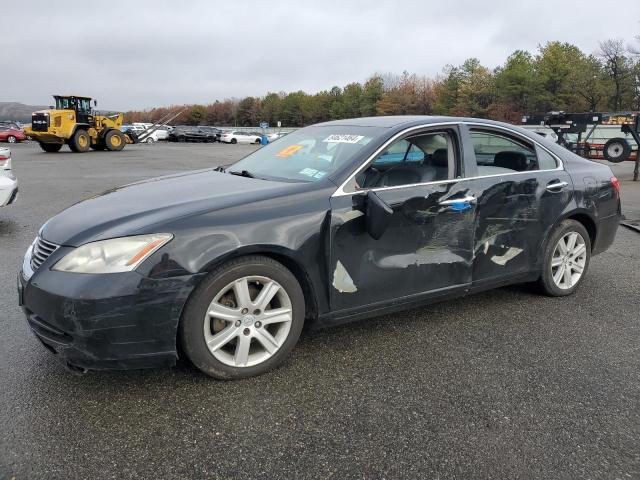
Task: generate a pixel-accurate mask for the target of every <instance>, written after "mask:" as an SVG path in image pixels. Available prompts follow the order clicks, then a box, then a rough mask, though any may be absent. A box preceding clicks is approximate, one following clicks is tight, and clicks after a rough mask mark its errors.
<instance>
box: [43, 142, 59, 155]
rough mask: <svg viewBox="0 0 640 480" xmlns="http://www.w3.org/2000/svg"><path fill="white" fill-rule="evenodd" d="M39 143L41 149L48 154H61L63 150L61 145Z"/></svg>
mask: <svg viewBox="0 0 640 480" xmlns="http://www.w3.org/2000/svg"><path fill="white" fill-rule="evenodd" d="M39 143H40V148H41V149H42V150H44V151H45V152H47V153H55V152H59V151H60V149H61V148H62V144H61V143H44V142H39Z"/></svg>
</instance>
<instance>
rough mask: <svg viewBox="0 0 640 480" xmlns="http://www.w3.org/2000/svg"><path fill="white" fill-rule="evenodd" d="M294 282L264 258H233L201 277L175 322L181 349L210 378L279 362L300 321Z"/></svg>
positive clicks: (259, 370) (245, 372)
mask: <svg viewBox="0 0 640 480" xmlns="http://www.w3.org/2000/svg"><path fill="white" fill-rule="evenodd" d="M304 312H305V308H304V296H303V293H302V289H301V288H300V284H299V283H298V281H297V280H296V278H295V277H294V276H293V274H292V273H291V272H290V271H289V270H287V269H286V268H285V267H284V266H283V265H282V264H280V263H278V262H276V261H275V260H273V259H271V258H268V257H261V256H251V257H244V258H240V259H237V260H233V261H231V262H229V263H227V264H225V265H223V266H222V267H220V268H218V269H217V270H215V271H213V272H211V274H210V275H209V276H208V277H207V278H205V279H204V280H203V281H202V283H201V284H200V285H199V286H198V288H197V289H196V291H195V292H194V294H193V295H192V296H191V298H190V299H189V301H188V303H187V306H186V307H185V310H184V313H183V316H182V319H181V322H180V342H181V344H182V348H183V351H184V352H185V353H186V354H187V356H188V357H189V359H190V360H191V361H192V362H193V364H194V365H195V366H196V367H197V368H199V369H200V370H201V371H203V372H204V373H206V374H207V375H210V376H212V377H215V378H220V379H232V378H243V377H251V376H255V375H260V374H262V373H264V372H266V371H268V370H271V369H272V368H275V367H276V366H278V365H280V364H281V363H282V362H283V361H284V360H285V359H286V357H287V356H288V355H289V353H290V352H291V350H292V349H293V347H294V346H295V344H296V342H297V341H298V338H299V336H300V332H301V331H302V326H303V323H304Z"/></svg>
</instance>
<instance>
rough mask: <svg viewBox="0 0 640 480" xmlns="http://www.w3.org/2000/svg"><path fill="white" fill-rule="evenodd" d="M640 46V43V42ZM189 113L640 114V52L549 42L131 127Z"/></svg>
mask: <svg viewBox="0 0 640 480" xmlns="http://www.w3.org/2000/svg"><path fill="white" fill-rule="evenodd" d="M636 39H637V40H638V42H639V43H640V36H638V37H636ZM180 109H184V112H183V113H182V114H181V115H180V117H179V118H177V119H176V120H174V121H173V122H172V123H174V124H178V123H184V124H190V125H199V124H208V125H236V126H256V125H258V124H259V123H260V122H268V123H269V124H270V125H271V126H274V125H276V124H277V122H278V121H281V122H282V126H285V127H300V126H304V125H309V124H312V123H317V122H321V121H326V120H332V119H340V118H350V117H361V116H371V115H409V114H415V115H455V116H471V117H483V118H492V119H496V120H503V121H508V122H517V121H519V119H520V118H521V116H522V115H523V114H524V113H532V112H546V111H550V110H564V111H573V112H575V111H598V110H640V48H638V49H636V48H634V47H633V46H628V47H626V46H625V44H624V42H623V41H621V40H606V41H604V42H601V43H600V48H599V50H598V52H596V53H595V54H589V55H588V54H585V53H584V52H582V51H581V50H580V49H579V48H578V47H576V46H574V45H571V44H569V43H561V42H548V43H547V44H545V45H543V46H540V47H539V49H538V51H537V52H536V53H535V54H532V53H530V52H527V51H522V50H516V51H515V52H513V53H512V54H511V55H510V56H509V57H508V58H507V59H506V61H505V62H504V64H503V65H501V66H499V67H497V68H495V69H493V70H491V69H489V68H487V67H485V66H483V65H482V64H481V63H480V62H479V60H478V59H475V58H470V59H468V60H466V61H465V62H464V63H463V64H462V65H459V66H452V65H447V66H446V67H445V68H444V70H443V73H442V74H441V75H439V76H437V77H436V78H429V77H425V76H421V75H416V74H410V73H408V72H404V73H402V74H401V75H396V74H375V75H372V76H371V77H370V78H369V79H368V80H366V81H365V82H364V83H357V82H355V83H350V84H348V85H346V86H344V87H342V88H341V87H337V86H336V87H333V88H332V89H331V90H325V91H321V92H318V93H315V94H308V93H305V92H303V91H297V92H291V93H284V92H280V93H268V94H267V95H266V96H264V97H245V98H242V99H226V100H224V101H218V100H216V101H215V102H214V103H211V104H208V105H188V106H172V107H168V108H154V109H152V110H147V111H132V112H127V113H126V120H127V122H136V121H157V120H159V119H160V118H162V117H163V116H164V115H166V114H167V113H169V112H172V111H175V112H178V111H179V110H180Z"/></svg>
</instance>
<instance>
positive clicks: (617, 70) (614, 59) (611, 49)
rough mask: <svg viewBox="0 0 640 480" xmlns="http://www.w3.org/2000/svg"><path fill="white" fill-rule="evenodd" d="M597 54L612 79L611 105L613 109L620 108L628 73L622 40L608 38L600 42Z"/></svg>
mask: <svg viewBox="0 0 640 480" xmlns="http://www.w3.org/2000/svg"><path fill="white" fill-rule="evenodd" d="M598 55H599V56H600V58H602V61H603V64H604V68H605V70H606V71H607V73H608V74H609V77H611V80H612V81H613V85H614V93H613V98H612V106H613V108H614V109H615V110H619V109H621V108H622V95H623V91H624V87H625V84H626V82H627V80H628V78H629V75H630V72H629V68H628V65H627V57H626V56H625V48H624V43H623V41H622V40H613V39H609V40H605V41H603V42H600V51H599V52H598Z"/></svg>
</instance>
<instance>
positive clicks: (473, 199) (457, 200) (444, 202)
mask: <svg viewBox="0 0 640 480" xmlns="http://www.w3.org/2000/svg"><path fill="white" fill-rule="evenodd" d="M476 201H477V200H476V197H474V196H471V195H467V196H466V197H462V198H452V199H449V200H441V201H440V202H438V203H439V204H440V205H457V204H459V203H461V204H462V203H476Z"/></svg>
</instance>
